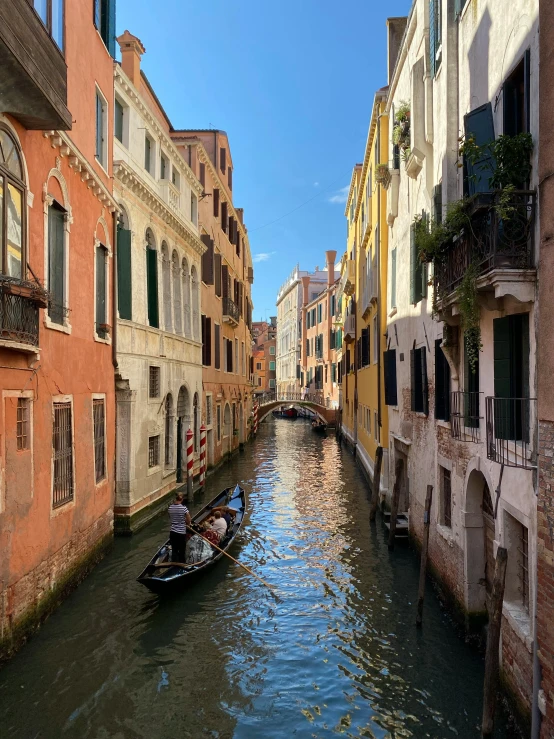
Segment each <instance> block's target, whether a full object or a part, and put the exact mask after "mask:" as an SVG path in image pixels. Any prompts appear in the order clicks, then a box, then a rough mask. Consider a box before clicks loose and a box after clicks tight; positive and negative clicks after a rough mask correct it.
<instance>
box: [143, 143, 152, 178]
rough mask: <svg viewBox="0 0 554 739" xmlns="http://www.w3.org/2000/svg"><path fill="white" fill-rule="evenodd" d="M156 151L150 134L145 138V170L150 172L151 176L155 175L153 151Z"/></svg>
mask: <svg viewBox="0 0 554 739" xmlns="http://www.w3.org/2000/svg"><path fill="white" fill-rule="evenodd" d="M153 149H154V142H153V141H152V139H151V138H150V136H148V134H145V136H144V169H145V170H146V171H147V172H149V173H150V174H151V175H153V174H154V171H153V170H154V167H153V164H154V162H153V158H152V150H153Z"/></svg>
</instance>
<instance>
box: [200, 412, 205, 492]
mask: <svg viewBox="0 0 554 739" xmlns="http://www.w3.org/2000/svg"><path fill="white" fill-rule="evenodd" d="M205 484H206V427H205V426H204V424H202V426H200V487H201V488H202V489H203V488H204V486H205Z"/></svg>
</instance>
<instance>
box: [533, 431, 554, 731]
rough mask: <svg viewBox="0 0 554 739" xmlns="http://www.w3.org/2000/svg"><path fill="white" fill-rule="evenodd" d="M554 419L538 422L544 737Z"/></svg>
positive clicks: (551, 641) (553, 608)
mask: <svg viewBox="0 0 554 739" xmlns="http://www.w3.org/2000/svg"><path fill="white" fill-rule="evenodd" d="M553 460H554V423H552V422H548V421H541V422H540V423H539V493H538V501H537V581H538V582H537V638H538V643H539V659H540V663H541V669H542V686H541V687H542V689H543V691H544V694H545V698H546V715H545V716H544V717H543V721H542V729H541V739H551V737H553V736H554V462H553Z"/></svg>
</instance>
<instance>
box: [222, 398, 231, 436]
mask: <svg viewBox="0 0 554 739" xmlns="http://www.w3.org/2000/svg"><path fill="white" fill-rule="evenodd" d="M230 435H231V409H230V408H229V403H225V411H224V413H223V436H230Z"/></svg>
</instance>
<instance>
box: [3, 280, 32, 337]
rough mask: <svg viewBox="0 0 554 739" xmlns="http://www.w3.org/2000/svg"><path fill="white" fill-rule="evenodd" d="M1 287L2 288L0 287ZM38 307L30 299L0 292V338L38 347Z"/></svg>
mask: <svg viewBox="0 0 554 739" xmlns="http://www.w3.org/2000/svg"><path fill="white" fill-rule="evenodd" d="M2 287H3V286H2ZM38 311H39V306H38V303H36V301H34V300H33V299H32V298H29V297H25V296H23V295H14V294H13V293H8V292H5V290H4V289H2V291H1V292H0V338H2V339H4V340H5V341H17V342H18V343H20V344H30V345H31V346H38Z"/></svg>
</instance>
